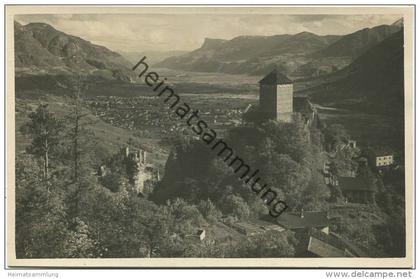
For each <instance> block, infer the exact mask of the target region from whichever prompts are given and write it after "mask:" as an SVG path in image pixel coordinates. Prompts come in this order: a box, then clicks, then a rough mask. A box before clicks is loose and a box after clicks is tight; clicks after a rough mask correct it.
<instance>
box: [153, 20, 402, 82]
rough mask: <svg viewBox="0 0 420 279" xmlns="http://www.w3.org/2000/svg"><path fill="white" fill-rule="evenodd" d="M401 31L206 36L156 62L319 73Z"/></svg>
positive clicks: (227, 69)
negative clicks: (200, 42)
mask: <svg viewBox="0 0 420 279" xmlns="http://www.w3.org/2000/svg"><path fill="white" fill-rule="evenodd" d="M400 29H401V23H400V22H396V23H394V24H392V25H380V26H376V27H374V28H365V29H362V30H359V31H356V32H354V33H351V34H348V35H344V36H337V35H326V36H320V35H316V34H313V33H310V32H302V33H298V34H295V35H289V34H285V35H275V36H239V37H236V38H233V39H231V40H221V39H210V38H207V39H205V41H204V43H203V45H202V46H201V47H200V48H199V49H196V50H194V51H192V52H189V53H186V54H183V55H180V56H174V57H169V58H167V59H165V60H163V61H162V62H160V63H157V66H160V67H165V68H171V69H180V70H188V71H199V72H224V73H233V74H244V73H245V74H252V75H261V74H264V73H266V72H268V71H270V70H271V69H272V68H273V67H277V69H279V70H280V71H282V72H283V73H285V74H287V75H289V76H292V77H307V76H319V75H322V74H328V73H331V72H334V71H336V70H339V69H342V68H344V67H345V66H347V65H349V64H350V63H351V62H352V61H353V60H354V59H355V58H356V57H358V56H359V55H361V54H362V53H363V52H365V51H366V50H368V49H369V48H371V47H372V46H374V45H376V44H378V43H379V42H381V41H383V40H384V39H385V38H387V37H388V36H390V35H391V34H393V33H395V32H397V31H398V30H400Z"/></svg>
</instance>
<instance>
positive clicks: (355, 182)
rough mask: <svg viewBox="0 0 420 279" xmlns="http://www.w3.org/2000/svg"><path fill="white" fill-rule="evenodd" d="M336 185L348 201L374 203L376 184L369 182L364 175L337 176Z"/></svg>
mask: <svg viewBox="0 0 420 279" xmlns="http://www.w3.org/2000/svg"><path fill="white" fill-rule="evenodd" d="M338 186H339V187H340V189H341V192H342V193H343V196H344V198H345V199H346V201H348V202H352V203H364V204H368V203H369V204H374V203H375V195H376V192H377V189H376V186H375V184H374V183H372V182H369V181H368V179H367V178H366V177H363V176H356V177H338Z"/></svg>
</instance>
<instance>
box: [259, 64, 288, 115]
mask: <svg viewBox="0 0 420 279" xmlns="http://www.w3.org/2000/svg"><path fill="white" fill-rule="evenodd" d="M259 83H260V113H261V117H263V118H264V119H274V120H281V121H286V122H290V121H291V118H292V114H293V82H292V81H291V80H290V79H289V78H288V77H286V76H285V75H283V74H282V73H280V72H278V71H277V70H276V69H274V70H273V71H272V72H271V73H269V74H268V75H266V76H265V77H264V78H263V79H261V80H260V82H259Z"/></svg>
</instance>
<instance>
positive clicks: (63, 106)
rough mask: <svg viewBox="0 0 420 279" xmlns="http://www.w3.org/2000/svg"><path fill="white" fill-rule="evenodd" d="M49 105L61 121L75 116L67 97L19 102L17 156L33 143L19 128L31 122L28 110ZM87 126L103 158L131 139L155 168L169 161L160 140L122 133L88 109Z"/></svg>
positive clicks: (123, 131)
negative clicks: (71, 113)
mask: <svg viewBox="0 0 420 279" xmlns="http://www.w3.org/2000/svg"><path fill="white" fill-rule="evenodd" d="M41 102H42V103H48V105H49V108H50V111H51V112H53V113H54V114H55V115H56V117H57V118H58V119H63V118H64V117H65V116H66V115H68V114H69V113H70V112H71V109H72V107H71V105H70V102H69V100H66V99H65V98H64V97H60V96H53V95H43V96H42V97H41V98H37V99H28V98H26V99H21V98H17V99H16V152H21V151H23V150H24V149H25V147H26V146H27V145H28V144H29V143H30V139H29V138H27V137H25V136H23V135H22V134H21V133H20V132H19V128H20V126H21V125H23V124H24V123H25V122H27V121H28V120H29V119H28V115H29V112H27V109H25V112H24V111H23V109H24V108H25V107H26V108H30V109H31V110H34V109H35V108H36V107H37V106H38V104H40V103H41ZM84 113H86V114H87V115H86V118H85V119H86V122H88V123H89V124H88V125H87V128H88V129H90V130H92V131H93V133H94V135H95V138H96V139H97V142H98V144H97V145H96V151H97V152H101V153H103V156H104V157H105V156H107V155H109V154H112V153H115V152H117V151H118V149H119V148H121V147H122V146H123V145H124V144H126V143H127V142H128V140H129V139H130V138H132V139H134V141H135V142H136V143H137V142H138V143H139V146H141V147H142V148H144V149H145V150H146V151H148V153H149V154H148V160H149V162H151V163H152V164H154V165H155V166H157V167H159V168H162V167H163V165H164V163H165V162H166V158H167V154H168V153H167V151H166V150H165V149H164V148H162V147H161V146H160V145H159V140H157V139H150V138H141V139H140V138H138V137H136V136H135V135H134V134H133V132H132V131H129V130H125V129H121V128H118V127H115V126H112V125H110V124H108V123H105V122H104V121H102V120H100V119H99V118H98V117H96V116H94V115H92V114H91V113H90V112H89V111H88V110H86V109H85V112H84ZM99 157H101V156H99Z"/></svg>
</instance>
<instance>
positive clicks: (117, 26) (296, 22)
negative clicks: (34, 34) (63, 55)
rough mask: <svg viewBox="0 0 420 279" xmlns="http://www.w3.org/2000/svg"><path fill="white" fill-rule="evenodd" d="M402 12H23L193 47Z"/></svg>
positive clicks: (139, 45)
mask: <svg viewBox="0 0 420 279" xmlns="http://www.w3.org/2000/svg"><path fill="white" fill-rule="evenodd" d="M400 17H401V16H399V15H324V14H319V15H318V14H315V15H281V14H280V15H279V14H258V13H253V14H243V13H242V14H217V13H213V14H210V13H207V14H206V13H200V14H192V13H188V14H169V13H167V14H54V15H51V14H49V15H42V14H31V15H17V16H16V20H18V21H19V22H21V23H23V24H27V23H30V22H44V23H48V24H51V25H52V26H54V27H55V28H57V29H58V30H60V31H63V32H66V33H69V34H72V35H75V36H79V37H82V38H84V39H86V40H89V41H91V42H93V43H97V44H101V45H104V46H106V47H108V48H110V49H112V50H115V51H139V52H141V51H148V50H157V51H167V50H192V49H196V48H198V47H200V45H201V44H202V43H203V41H204V38H207V37H209V38H221V39H232V38H234V37H236V36H240V35H264V36H268V35H276V34H295V33H299V32H302V31H308V32H313V33H316V34H320V35H327V34H335V35H343V34H348V33H352V32H355V31H357V30H359V29H362V28H366V27H373V26H376V25H380V24H391V23H393V22H394V21H396V20H397V19H398V18H400Z"/></svg>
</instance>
